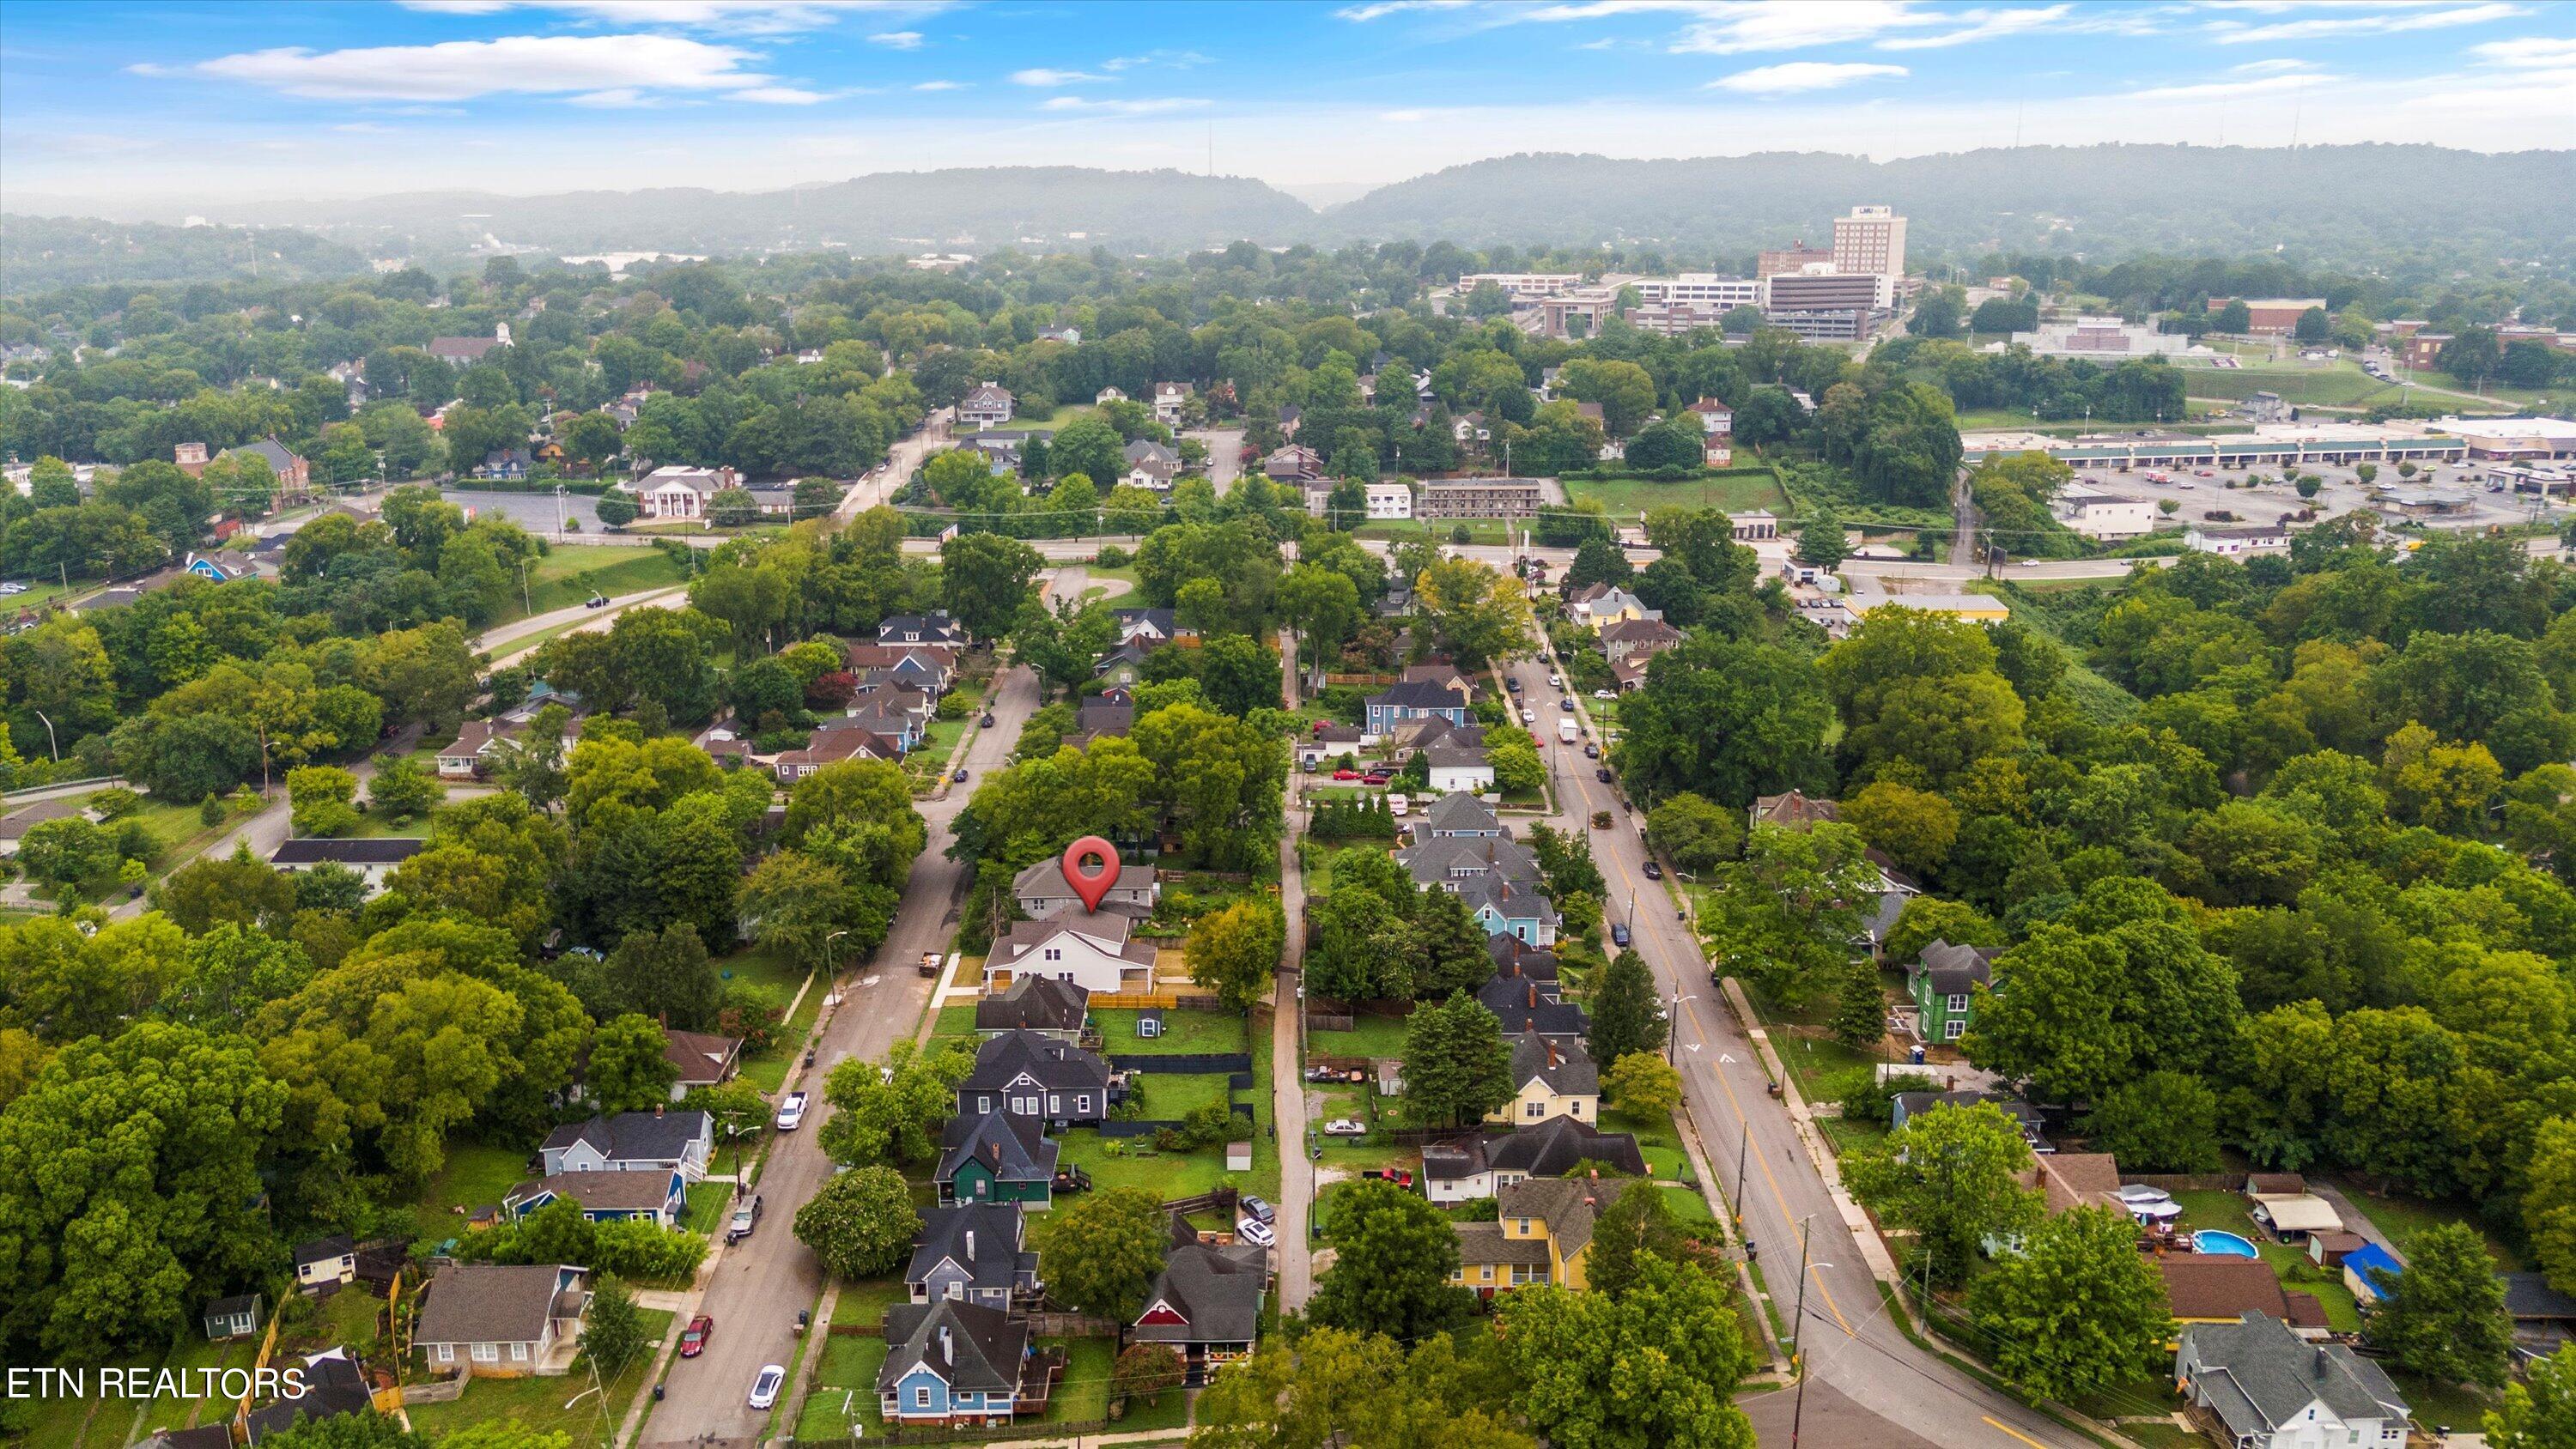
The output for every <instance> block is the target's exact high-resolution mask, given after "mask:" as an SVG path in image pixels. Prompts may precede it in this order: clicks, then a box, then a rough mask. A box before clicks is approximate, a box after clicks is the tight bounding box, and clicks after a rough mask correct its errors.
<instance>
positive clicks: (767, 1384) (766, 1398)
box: [751, 1363, 787, 1409]
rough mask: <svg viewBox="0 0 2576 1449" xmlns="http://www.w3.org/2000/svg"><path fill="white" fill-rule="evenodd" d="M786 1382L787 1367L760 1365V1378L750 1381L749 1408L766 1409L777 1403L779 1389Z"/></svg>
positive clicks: (781, 1365)
mask: <svg viewBox="0 0 2576 1449" xmlns="http://www.w3.org/2000/svg"><path fill="white" fill-rule="evenodd" d="M786 1382H787V1365H785V1364H781V1363H771V1364H762V1365H761V1366H760V1376H759V1377H758V1378H755V1379H753V1380H752V1381H751V1406H752V1407H753V1408H755V1409H766V1408H768V1407H769V1406H770V1405H772V1404H775V1403H777V1402H778V1390H779V1387H780V1386H781V1385H783V1384H785V1383H786Z"/></svg>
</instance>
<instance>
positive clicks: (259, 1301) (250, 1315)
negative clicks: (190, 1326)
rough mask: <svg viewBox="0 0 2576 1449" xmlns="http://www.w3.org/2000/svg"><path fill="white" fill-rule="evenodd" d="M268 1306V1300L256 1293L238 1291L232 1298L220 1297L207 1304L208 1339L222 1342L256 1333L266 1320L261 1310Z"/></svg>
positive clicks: (205, 1318)
mask: <svg viewBox="0 0 2576 1449" xmlns="http://www.w3.org/2000/svg"><path fill="white" fill-rule="evenodd" d="M266 1306H267V1302H266V1300H265V1299H263V1298H261V1297H260V1295H258V1294H256V1293H236V1294H234V1295H233V1296H232V1297H230V1298H218V1299H216V1300H215V1301H214V1302H212V1303H209V1304H207V1305H206V1312H205V1317H204V1322H205V1326H206V1340H207V1341H208V1342H209V1343H221V1342H223V1341H224V1340H225V1339H228V1338H250V1337H252V1336H254V1335H256V1334H257V1333H258V1332H259V1328H260V1324H261V1323H262V1322H263V1321H264V1320H263V1317H262V1312H261V1311H262V1310H263V1309H264V1308H265V1307H266Z"/></svg>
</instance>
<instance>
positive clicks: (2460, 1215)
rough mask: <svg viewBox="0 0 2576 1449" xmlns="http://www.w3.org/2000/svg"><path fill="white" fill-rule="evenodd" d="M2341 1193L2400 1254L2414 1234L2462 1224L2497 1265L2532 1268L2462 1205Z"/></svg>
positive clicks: (2359, 1192) (2347, 1190) (2357, 1191)
mask: <svg viewBox="0 0 2576 1449" xmlns="http://www.w3.org/2000/svg"><path fill="white" fill-rule="evenodd" d="M2343 1194H2344V1196H2345V1197H2348V1198H2350V1199H2352V1203H2353V1206H2355V1207H2358V1208H2360V1209H2361V1210H2362V1212H2363V1214H2364V1215H2366V1216H2367V1217H2369V1219H2370V1220H2371V1222H2373V1223H2375V1224H2377V1225H2378V1228H2379V1230H2380V1231H2381V1232H2383V1233H2386V1234H2387V1235H2388V1237H2389V1240H2390V1241H2392V1242H2394V1243H2396V1244H2397V1250H2398V1251H2399V1252H2401V1253H2402V1252H2404V1251H2405V1250H2406V1246H2407V1244H2409V1243H2411V1242H2413V1241H2414V1240H2415V1235H2416V1234H2417V1233H2420V1232H2422V1231H2424V1230H2425V1229H2426V1228H2430V1227H2438V1226H2440V1225H2441V1224H2444V1223H2466V1224H2468V1225H2469V1226H2470V1227H2473V1228H2476V1229H2477V1230H2478V1231H2479V1233H2480V1234H2481V1235H2482V1236H2484V1237H2485V1238H2486V1240H2487V1254H2488V1256H2490V1257H2492V1258H2494V1259H2495V1260H2496V1264H2497V1266H2499V1267H2502V1268H2508V1269H2515V1270H2521V1269H2527V1268H2530V1267H2531V1266H2532V1264H2531V1263H2530V1262H2529V1261H2527V1260H2526V1259H2524V1258H2523V1256H2522V1255H2521V1254H2519V1253H2517V1252H2515V1251H2514V1249H2513V1245H2512V1244H2510V1243H2508V1242H2506V1241H2505V1240H2504V1239H2502V1238H2499V1237H2497V1236H2496V1235H2495V1234H2493V1233H2490V1232H2487V1230H2486V1227H2485V1225H2484V1224H2483V1223H2481V1222H2480V1221H2479V1220H2478V1215H2477V1214H2476V1213H2474V1212H2472V1211H2470V1210H2469V1209H2468V1208H2467V1207H2465V1206H2463V1205H2459V1204H2453V1203H2433V1202H2425V1201H2424V1200H2423V1199H2421V1198H2412V1197H2388V1196H2383V1195H2381V1194H2378V1193H2369V1192H2364V1191H2362V1190H2361V1189H2359V1188H2357V1187H2349V1186H2347V1187H2345V1188H2344V1189H2343Z"/></svg>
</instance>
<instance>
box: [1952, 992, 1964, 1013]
mask: <svg viewBox="0 0 2576 1449" xmlns="http://www.w3.org/2000/svg"><path fill="white" fill-rule="evenodd" d="M1950 1009H1951V1010H1952V1011H1965V1010H1967V1009H1968V994H1967V993H1966V992H1964V991H1953V992H1951V993H1950Z"/></svg>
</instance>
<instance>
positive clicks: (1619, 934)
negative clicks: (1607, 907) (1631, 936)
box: [1610, 921, 1628, 946]
mask: <svg viewBox="0 0 2576 1449" xmlns="http://www.w3.org/2000/svg"><path fill="white" fill-rule="evenodd" d="M1610 944H1611V945H1614V946H1625V945H1627V944H1628V928H1627V927H1626V926H1625V925H1622V924H1621V923H1619V922H1617V921H1612V922H1611V923H1610Z"/></svg>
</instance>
